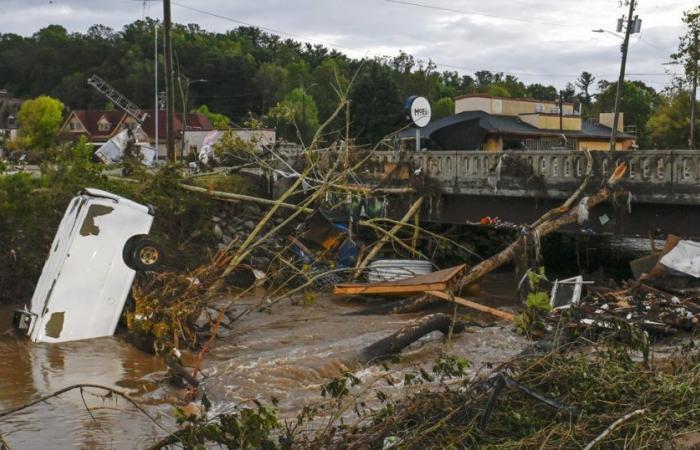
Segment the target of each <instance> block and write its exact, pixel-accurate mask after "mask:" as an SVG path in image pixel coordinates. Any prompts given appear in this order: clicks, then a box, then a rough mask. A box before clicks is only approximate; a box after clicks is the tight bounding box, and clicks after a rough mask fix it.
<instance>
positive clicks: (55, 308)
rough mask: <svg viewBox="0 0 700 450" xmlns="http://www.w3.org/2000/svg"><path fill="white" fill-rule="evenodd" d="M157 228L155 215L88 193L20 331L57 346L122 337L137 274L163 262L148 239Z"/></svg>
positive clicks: (66, 221) (65, 226) (19, 319)
mask: <svg viewBox="0 0 700 450" xmlns="http://www.w3.org/2000/svg"><path fill="white" fill-rule="evenodd" d="M152 223H153V209H152V208H150V207H148V206H144V205H141V204H138V203H135V202H133V201H131V200H128V199H126V198H123V197H120V196H118V195H115V194H112V193H109V192H105V191H101V190H98V189H85V190H84V191H82V192H81V193H80V194H79V195H78V196H76V197H74V198H73V200H71V202H70V204H69V205H68V209H67V210H66V213H65V215H64V216H63V219H62V220H61V223H60V225H59V227H58V231H57V232H56V236H55V237H54V240H53V243H52V244H51V250H50V252H49V256H48V258H47V259H46V262H45V263H44V268H43V270H42V272H41V277H40V278H39V281H38V283H37V286H36V288H35V290H34V295H33V296H32V300H31V305H30V306H29V307H27V306H25V307H24V309H22V310H18V311H16V312H15V316H14V321H13V322H14V326H15V328H17V329H18V330H20V331H21V332H23V333H25V334H26V335H27V336H29V337H30V338H31V340H32V341H34V342H50V343H55V342H66V341H74V340H79V339H90V338H97V337H103V336H111V335H112V334H114V331H115V329H116V327H117V323H118V322H119V318H120V316H121V313H122V310H123V309H124V304H125V302H126V299H127V296H128V295H129V291H130V290H131V284H132V282H133V280H134V276H135V274H136V271H147V270H153V269H155V268H156V267H157V266H158V265H159V264H160V263H161V262H162V255H163V254H162V251H161V249H160V247H159V246H158V245H157V244H156V243H155V242H153V241H151V240H149V239H147V235H148V233H149V231H150V229H151V224H152Z"/></svg>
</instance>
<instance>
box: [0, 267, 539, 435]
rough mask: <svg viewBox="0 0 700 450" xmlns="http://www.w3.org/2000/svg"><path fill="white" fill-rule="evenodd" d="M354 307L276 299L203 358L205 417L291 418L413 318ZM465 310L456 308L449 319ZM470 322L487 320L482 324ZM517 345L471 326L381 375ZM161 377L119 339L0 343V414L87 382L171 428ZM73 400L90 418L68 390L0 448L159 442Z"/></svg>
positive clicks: (490, 285)
mask: <svg viewBox="0 0 700 450" xmlns="http://www.w3.org/2000/svg"><path fill="white" fill-rule="evenodd" d="M513 291H514V289H513V279H512V275H510V274H501V275H497V276H493V277H491V278H490V279H489V280H487V282H485V284H484V287H483V295H482V297H483V298H484V299H488V303H489V304H491V305H505V307H506V308H510V307H513V306H514V305H515V302H514V300H513V298H512V292H513ZM254 301H255V299H249V300H248V301H247V302H246V301H244V302H242V305H244V304H246V303H253V302H254ZM364 306H366V305H362V304H360V303H358V302H352V303H349V302H343V301H339V300H336V299H333V298H332V297H331V296H328V295H319V296H317V298H316V299H315V300H314V301H313V302H312V303H311V304H309V305H292V304H290V303H289V302H283V303H280V304H278V305H276V306H275V307H274V308H273V310H272V312H269V313H268V312H262V313H253V314H250V315H248V316H246V317H245V319H244V320H241V321H240V322H237V323H235V326H234V327H233V332H232V334H231V335H230V336H228V337H226V338H223V339H220V340H218V341H217V342H216V343H215V346H214V347H213V349H212V351H211V353H210V354H209V355H207V357H206V359H205V366H204V372H205V374H206V376H207V378H206V380H205V382H204V384H203V388H204V389H205V390H206V392H207V395H208V396H209V398H210V399H211V400H212V401H213V402H214V404H215V408H216V409H217V410H223V409H230V408H231V407H234V406H235V405H239V404H241V403H245V402H248V401H250V400H252V399H259V400H263V401H265V402H269V401H270V399H271V398H272V397H275V398H277V399H278V400H280V405H279V408H280V411H281V414H282V415H284V416H291V415H294V414H295V413H296V412H297V411H299V410H300V409H301V408H302V407H303V406H304V405H308V404H309V403H311V402H315V401H318V400H320V398H321V397H320V387H321V386H322V385H323V384H325V383H327V382H328V381H329V379H330V378H332V377H334V376H337V375H339V374H340V373H341V370H342V367H343V362H344V361H346V359H347V358H346V357H347V356H349V355H352V354H353V352H355V351H357V350H359V349H361V348H362V347H364V346H366V345H368V344H370V343H373V342H374V341H376V340H378V339H381V338H383V337H385V336H387V335H389V334H391V333H393V332H394V331H396V330H397V329H399V328H400V327H402V326H403V325H405V324H407V323H408V322H409V321H411V320H412V319H415V318H417V317H420V316H421V314H403V315H389V316H384V315H382V316H350V315H346V314H347V313H349V312H352V311H355V310H357V309H359V308H362V307H364ZM12 309H13V308H9V307H3V309H0V331H2V330H5V329H7V328H8V327H9V317H10V314H11V310H12ZM445 311H449V309H446V310H445ZM468 313H469V311H467V310H460V311H459V314H460V315H462V314H468ZM474 317H476V318H478V319H479V320H481V321H483V322H487V323H488V322H489V321H490V320H491V319H490V318H489V317H488V316H483V315H480V316H474ZM526 344H527V342H525V340H524V339H523V338H521V337H519V336H517V335H515V334H513V333H512V332H511V331H510V330H509V329H508V328H503V324H502V323H499V324H494V325H493V326H487V327H485V328H474V329H473V332H470V333H464V334H461V335H457V336H455V337H454V338H453V340H452V341H451V342H450V343H445V341H444V339H443V338H442V336H441V335H440V334H439V333H437V332H435V333H431V334H430V335H428V336H425V337H424V338H423V339H421V340H420V341H419V342H416V343H414V344H413V345H412V346H410V347H409V348H408V349H407V350H406V351H404V353H403V354H402V357H401V360H400V362H399V363H397V364H393V365H392V369H395V370H396V371H398V372H399V373H401V372H404V371H408V370H413V369H414V368H415V366H416V365H420V364H429V362H430V361H431V360H432V359H433V358H434V357H435V356H436V355H437V354H438V353H440V352H443V351H447V352H449V353H451V354H454V355H461V356H462V355H463V356H466V357H467V358H469V359H470V360H471V361H472V362H473V370H477V369H478V368H479V367H481V366H483V364H484V363H487V362H498V361H502V360H504V359H506V358H508V357H509V356H511V355H514V354H516V353H517V352H519V351H520V350H521V349H522V348H523V347H524V346H525V345H526ZM351 369H353V370H355V371H356V374H357V375H358V376H359V377H360V379H362V380H363V381H365V382H369V381H370V380H373V379H374V378H376V377H378V376H379V375H381V373H382V372H383V369H382V367H381V366H368V367H351ZM164 374H165V367H164V364H163V362H162V360H161V359H160V358H159V357H155V356H151V355H147V354H144V353H142V352H140V351H138V350H136V349H135V348H133V347H132V346H130V345H129V344H126V343H124V342H123V341H121V340H120V339H119V338H104V339H95V340H91V341H82V342H72V343H65V344H52V345H48V344H30V343H28V342H27V341H25V340H18V339H16V338H13V337H8V336H5V337H2V338H0V386H1V388H0V411H4V410H7V409H9V408H12V407H15V406H18V405H21V404H24V403H26V402H28V401H31V400H33V399H36V398H38V397H40V396H42V395H45V394H48V393H51V392H54V391H56V390H58V389H61V388H63V387H66V386H69V385H72V384H77V383H96V384H101V385H106V386H110V387H114V388H117V389H119V390H121V391H124V392H127V393H129V394H130V395H131V396H132V397H133V398H135V399H136V400H138V401H139V402H141V403H143V404H144V405H145V407H146V408H147V409H148V410H149V412H151V413H152V414H153V415H159V417H160V420H161V423H162V425H163V426H164V427H166V428H167V429H169V430H173V429H174V420H173V418H172V404H173V403H175V402H178V401H181V399H182V398H183V397H182V396H183V394H182V393H181V392H179V391H177V390H176V389H174V388H171V387H169V386H167V385H164V384H162V383H160V380H161V378H162V377H163V375H164ZM400 377H401V375H399V378H400ZM395 389H400V387H398V386H397V387H395ZM91 392H97V391H91ZM83 397H84V400H85V402H87V405H88V406H89V407H90V410H91V412H92V415H91V414H90V413H89V412H88V411H87V410H86V409H85V406H84V405H83V398H81V395H80V393H79V392H78V391H73V392H71V393H67V394H65V395H62V396H61V397H60V398H54V399H51V400H49V401H48V402H47V403H42V404H38V405H36V406H34V407H32V408H29V409H27V410H24V411H23V412H21V413H18V414H16V415H13V416H10V417H8V418H5V419H0V434H1V435H2V436H3V438H4V439H5V440H6V441H7V443H8V444H9V445H10V447H11V448H42V447H44V448H74V447H83V448H142V447H144V446H147V445H148V444H149V443H152V442H153V440H154V439H155V438H157V436H159V435H163V434H164V432H163V431H162V430H160V429H159V428H158V427H157V426H156V425H155V424H153V423H152V422H150V421H149V420H148V419H147V418H145V417H144V416H143V415H142V414H141V413H139V412H137V411H135V410H134V409H133V408H132V407H130V406H129V405H128V404H126V402H124V401H118V402H116V403H115V402H114V401H113V400H104V399H102V398H99V397H96V396H94V395H91V394H88V393H86V394H85V395H84V396H83Z"/></svg>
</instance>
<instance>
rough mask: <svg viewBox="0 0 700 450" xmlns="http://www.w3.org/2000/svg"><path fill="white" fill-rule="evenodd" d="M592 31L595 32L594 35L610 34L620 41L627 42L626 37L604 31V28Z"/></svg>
mask: <svg viewBox="0 0 700 450" xmlns="http://www.w3.org/2000/svg"><path fill="white" fill-rule="evenodd" d="M591 31H592V32H594V33H608V34H612V35H613V36H615V37H616V38H618V39H622V40H623V41H624V40H625V38H624V37H622V36H620V35H619V34H617V33H613V32H612V31H610V30H604V29H602V28H598V29H597V30H591Z"/></svg>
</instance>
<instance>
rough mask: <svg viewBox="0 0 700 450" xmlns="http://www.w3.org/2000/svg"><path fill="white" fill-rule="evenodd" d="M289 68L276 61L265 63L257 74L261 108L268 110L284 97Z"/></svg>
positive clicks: (256, 79) (256, 81) (256, 80)
mask: <svg viewBox="0 0 700 450" xmlns="http://www.w3.org/2000/svg"><path fill="white" fill-rule="evenodd" d="M287 76H288V73H287V69H285V68H284V67H281V66H279V65H277V64H274V63H264V64H262V65H261V66H260V68H259V69H258V71H257V72H256V74H255V84H256V85H257V86H258V89H259V90H260V97H261V104H260V106H261V108H262V111H266V110H267V109H268V108H269V107H270V106H271V105H274V104H276V103H277V102H279V101H280V100H282V98H283V97H284V86H285V83H286V80H287Z"/></svg>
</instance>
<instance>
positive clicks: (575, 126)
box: [520, 113, 582, 131]
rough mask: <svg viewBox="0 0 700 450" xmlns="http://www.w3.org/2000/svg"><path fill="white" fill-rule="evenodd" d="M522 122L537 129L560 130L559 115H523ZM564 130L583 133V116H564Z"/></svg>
mask: <svg viewBox="0 0 700 450" xmlns="http://www.w3.org/2000/svg"><path fill="white" fill-rule="evenodd" d="M520 120H522V121H523V122H525V123H527V124H530V125H532V126H533V127H535V128H541V129H547V130H558V129H559V115H552V114H531V113H528V114H521V115H520ZM562 125H563V128H564V130H567V131H581V127H582V124H581V116H564V117H563V120H562Z"/></svg>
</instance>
